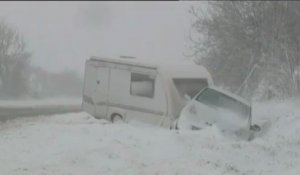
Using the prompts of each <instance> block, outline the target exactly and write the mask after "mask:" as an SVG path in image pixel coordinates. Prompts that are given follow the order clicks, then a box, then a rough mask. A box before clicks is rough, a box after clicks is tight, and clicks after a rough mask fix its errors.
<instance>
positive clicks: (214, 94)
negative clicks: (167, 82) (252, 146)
mask: <svg viewBox="0 0 300 175" xmlns="http://www.w3.org/2000/svg"><path fill="white" fill-rule="evenodd" d="M251 111H252V107H251V104H250V103H249V102H248V101H247V100H245V99H243V98H241V97H239V96H236V95H234V94H232V93H230V92H225V91H223V90H221V89H218V88H214V87H207V88H204V89H203V90H201V91H200V92H199V93H198V94H197V95H195V96H194V97H193V98H192V99H191V100H190V101H189V102H188V103H187V105H186V106H185V107H184V108H183V109H182V111H181V115H180V117H179V119H178V120H177V121H176V122H175V124H174V125H175V126H174V127H175V128H176V129H189V130H201V129H204V128H205V127H208V126H213V125H214V126H216V127H217V128H219V129H220V130H221V132H222V133H224V134H225V135H230V136H237V137H238V138H245V139H248V140H251V139H252V138H253V137H254V133H255V132H257V131H260V127H259V126H258V125H252V116H251Z"/></svg>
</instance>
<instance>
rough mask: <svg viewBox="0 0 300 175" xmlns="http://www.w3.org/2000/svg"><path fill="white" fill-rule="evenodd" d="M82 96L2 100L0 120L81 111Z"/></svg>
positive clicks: (0, 102)
mask: <svg viewBox="0 0 300 175" xmlns="http://www.w3.org/2000/svg"><path fill="white" fill-rule="evenodd" d="M80 111H82V110H81V99H80V98H71V99H70V98H69V99H68V98H59V99H58V98H52V99H42V100H18V101H13V100H12V101H7V100H6V101H0V121H2V122H4V121H6V120H11V119H14V118H18V117H28V116H38V115H53V114H64V113H70V112H80Z"/></svg>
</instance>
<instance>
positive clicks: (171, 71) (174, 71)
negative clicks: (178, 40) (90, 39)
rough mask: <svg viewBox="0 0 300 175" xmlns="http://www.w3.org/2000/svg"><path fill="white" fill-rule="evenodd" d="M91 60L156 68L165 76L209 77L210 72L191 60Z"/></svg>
mask: <svg viewBox="0 0 300 175" xmlns="http://www.w3.org/2000/svg"><path fill="white" fill-rule="evenodd" d="M90 60H92V61H100V62H109V63H116V64H123V65H129V66H138V67H144V68H148V69H157V70H159V71H162V72H163V73H164V74H165V75H166V76H170V77H177V78H185V77H189V78H201V77H209V78H210V74H209V72H208V71H207V69H206V68H205V67H203V66H201V65H196V64H195V63H193V62H191V61H180V62H179V61H170V62H162V61H160V62H154V61H149V60H145V59H121V58H120V59H116V58H103V57H95V56H93V57H91V58H90Z"/></svg>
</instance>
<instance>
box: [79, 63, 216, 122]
mask: <svg viewBox="0 0 300 175" xmlns="http://www.w3.org/2000/svg"><path fill="white" fill-rule="evenodd" d="M84 76H85V77H84V88H83V100H82V108H83V110H84V111H86V112H87V113H89V114H91V115H93V116H94V117H96V118H104V119H108V120H110V121H113V122H114V120H115V119H116V118H117V119H122V120H123V121H126V122H130V121H131V120H137V121H143V122H147V123H151V124H155V125H160V126H163V127H170V126H171V124H172V123H173V121H175V119H177V118H178V117H179V115H180V112H181V109H182V108H183V107H184V105H185V104H186V100H187V99H189V98H192V97H193V96H194V95H196V94H197V93H198V92H199V91H200V90H201V89H203V88H205V87H207V86H211V85H212V84H213V82H212V78H211V76H210V74H209V72H208V71H207V70H206V69H205V68H204V67H203V66H199V65H196V64H194V63H189V64H186V63H185V62H180V63H179V64H157V65H155V64H149V63H146V62H142V61H141V60H138V59H108V58H98V57H91V58H90V59H89V60H87V61H86V63H85V75H84ZM187 97H188V98H187Z"/></svg>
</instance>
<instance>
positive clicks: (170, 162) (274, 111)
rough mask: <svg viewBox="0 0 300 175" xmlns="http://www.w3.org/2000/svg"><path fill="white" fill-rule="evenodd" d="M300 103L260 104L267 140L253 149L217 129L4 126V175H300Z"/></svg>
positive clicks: (73, 117)
mask: <svg viewBox="0 0 300 175" xmlns="http://www.w3.org/2000/svg"><path fill="white" fill-rule="evenodd" d="M299 106H300V100H295V99H294V100H289V101H283V102H268V103H256V104H255V105H254V106H253V109H254V111H253V114H254V115H253V117H254V118H253V120H254V122H255V123H258V124H260V125H262V126H263V128H265V129H264V131H265V133H264V134H261V135H260V136H258V137H257V138H255V139H254V140H252V141H251V142H247V141H236V140H233V139H230V138H225V137H224V136H223V135H221V134H220V133H219V130H218V129H217V128H215V127H210V128H206V129H204V130H202V131H200V132H197V131H175V130H172V131H170V130H167V129H164V128H159V127H155V126H149V125H146V124H141V123H131V124H111V123H109V122H107V121H105V120H96V119H94V118H93V117H91V116H89V115H88V114H86V113H84V112H82V113H73V114H68V115H56V116H52V117H43V116H41V117H35V118H34V117H32V118H19V119H15V120H11V121H8V122H6V123H1V125H0V150H1V156H0V174H14V175H17V174H22V175H23V174H28V175H29V174H47V175H52V174H59V175H62V174H76V175H77V174H78V175H82V174H89V175H94V174H97V175H99V174H130V175H132V174H149V175H150V174H151V175H158V174H172V175H174V174H178V175H179V174H188V175H193V174H204V175H206V174H209V175H213V174H215V175H220V174H241V175H242V174H243V175H250V174H257V175H259V174H264V175H265V174H272V175H276V174H278V175H282V174H285V175H286V174H293V175H297V174H299V172H300V168H299V167H300V158H299V154H300V137H299V133H300V108H299Z"/></svg>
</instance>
